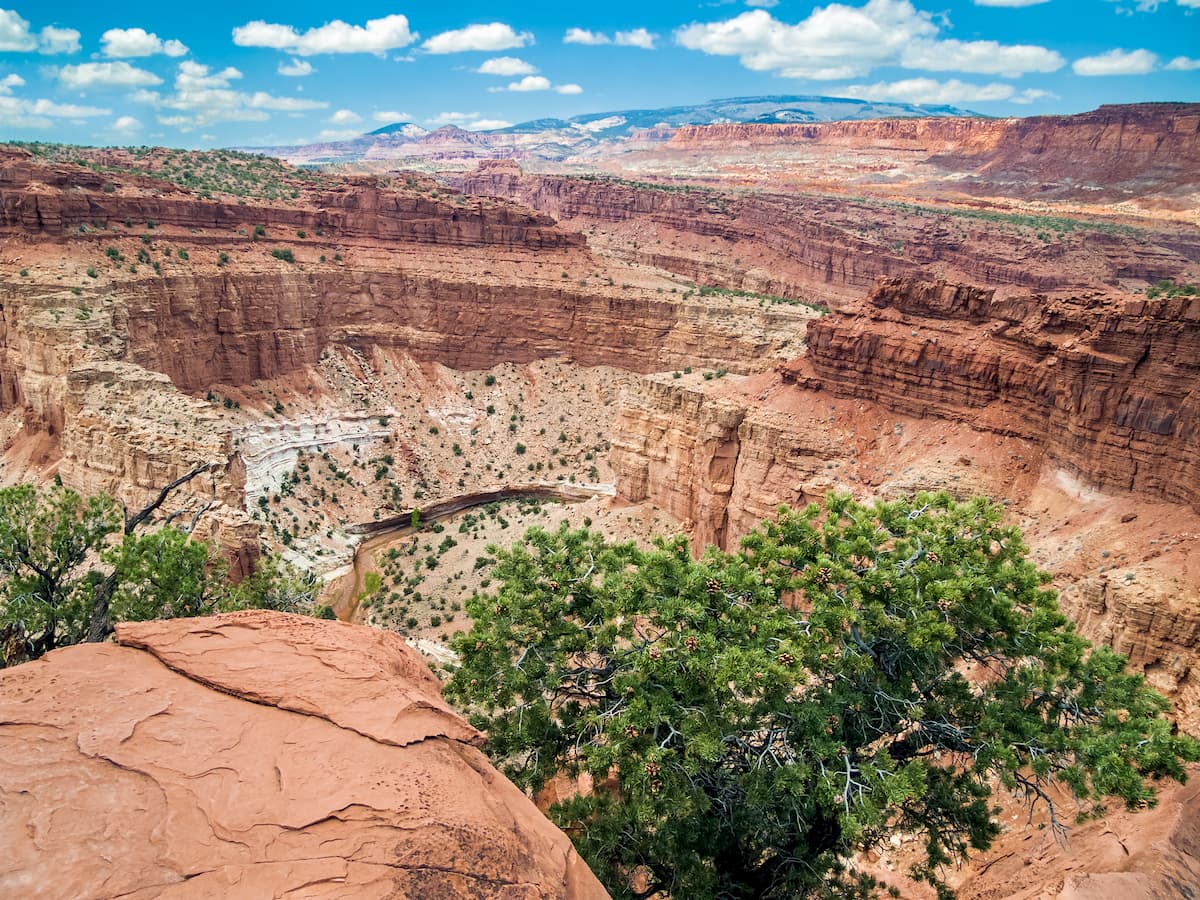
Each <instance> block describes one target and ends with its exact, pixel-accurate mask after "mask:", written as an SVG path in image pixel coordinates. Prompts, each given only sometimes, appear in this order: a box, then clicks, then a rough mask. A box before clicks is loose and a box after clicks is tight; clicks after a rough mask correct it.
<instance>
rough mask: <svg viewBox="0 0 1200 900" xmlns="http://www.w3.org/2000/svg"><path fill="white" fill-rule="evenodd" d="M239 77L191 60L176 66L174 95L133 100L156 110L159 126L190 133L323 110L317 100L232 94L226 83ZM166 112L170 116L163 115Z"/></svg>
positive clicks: (144, 95) (145, 94) (231, 69)
mask: <svg viewBox="0 0 1200 900" xmlns="http://www.w3.org/2000/svg"><path fill="white" fill-rule="evenodd" d="M241 77H242V73H241V72H239V71H238V70H237V69H235V68H234V67H233V66H226V67H225V68H224V69H221V70H220V71H218V72H214V71H212V70H211V69H210V68H209V67H208V66H206V65H202V64H201V63H198V62H194V61H192V60H184V61H183V62H181V63H180V64H179V68H178V71H177V73H176V75H175V92H174V93H173V94H169V95H167V96H162V95H160V94H157V93H154V92H153V91H140V92H138V93H136V94H135V95H134V97H133V99H134V100H136V101H139V102H142V103H147V104H150V105H152V106H155V107H158V108H159V109H161V110H163V111H164V113H163V114H161V115H159V116H158V121H159V123H160V124H162V125H168V126H170V127H173V128H179V129H180V130H182V131H191V130H193V129H196V128H204V127H207V126H208V125H211V124H213V123H216V122H262V121H265V120H266V119H269V118H270V113H271V112H289V113H297V112H306V111H309V110H314V109H327V108H328V107H329V104H328V103H326V102H324V101H321V100H302V99H299V98H297V97H276V96H273V95H272V94H269V93H267V92H266V91H254V92H253V93H249V92H244V91H238V90H234V89H233V87H232V86H231V84H230V82H232V81H236V80H238V79H240V78H241ZM167 110H170V111H171V112H166V111H167Z"/></svg>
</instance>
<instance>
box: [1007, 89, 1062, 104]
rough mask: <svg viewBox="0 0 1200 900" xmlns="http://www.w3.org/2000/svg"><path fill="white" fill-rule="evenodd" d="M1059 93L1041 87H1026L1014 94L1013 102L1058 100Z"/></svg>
mask: <svg viewBox="0 0 1200 900" xmlns="http://www.w3.org/2000/svg"><path fill="white" fill-rule="evenodd" d="M1057 99H1058V94H1054V93H1051V92H1050V91H1043V90H1042V89H1041V88H1026V89H1025V90H1023V91H1021V93H1019V94H1014V95H1013V98H1012V102H1013V103H1036V102H1037V101H1038V100H1057Z"/></svg>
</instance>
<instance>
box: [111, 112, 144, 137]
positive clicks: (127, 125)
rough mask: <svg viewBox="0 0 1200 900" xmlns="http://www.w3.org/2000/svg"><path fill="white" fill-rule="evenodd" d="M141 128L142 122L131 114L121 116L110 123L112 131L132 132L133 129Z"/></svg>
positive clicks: (138, 129)
mask: <svg viewBox="0 0 1200 900" xmlns="http://www.w3.org/2000/svg"><path fill="white" fill-rule="evenodd" d="M141 129H142V123H141V122H139V121H138V120H137V119H135V118H134V117H133V116H121V117H120V118H119V119H117V121H115V122H113V124H112V130H113V131H120V132H123V133H125V134H132V133H133V132H135V131H141Z"/></svg>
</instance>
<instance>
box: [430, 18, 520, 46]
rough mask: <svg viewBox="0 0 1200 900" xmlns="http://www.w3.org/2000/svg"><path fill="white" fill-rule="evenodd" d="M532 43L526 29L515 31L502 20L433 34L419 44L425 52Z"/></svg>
mask: <svg viewBox="0 0 1200 900" xmlns="http://www.w3.org/2000/svg"><path fill="white" fill-rule="evenodd" d="M532 43H533V35H532V34H530V33H529V32H528V31H522V32H516V31H513V29H512V26H510V25H506V24H504V23H503V22H491V23H489V24H487V25H468V26H467V27H466V28H459V29H456V30H454V31H443V32H442V33H441V34H435V35H434V36H433V37H431V38H430V39H429V40H427V41H426V42H425V43H424V44H422V45H421V46H422V47H423V48H424V50H425V51H426V52H427V53H462V52H463V51H466V50H508V49H509V48H511V47H524V46H525V45H526V44H532Z"/></svg>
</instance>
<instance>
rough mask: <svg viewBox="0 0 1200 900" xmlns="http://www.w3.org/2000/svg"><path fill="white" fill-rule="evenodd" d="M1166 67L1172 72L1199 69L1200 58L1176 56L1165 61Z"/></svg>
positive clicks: (1199, 0)
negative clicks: (1167, 61)
mask: <svg viewBox="0 0 1200 900" xmlns="http://www.w3.org/2000/svg"><path fill="white" fill-rule="evenodd" d="M1197 2H1200V0H1197ZM1166 68H1168V69H1170V70H1171V71H1172V72H1191V71H1194V70H1195V69H1200V59H1189V58H1188V57H1186V56H1177V57H1175V58H1174V59H1173V60H1171V61H1170V62H1169V63H1167V65H1166Z"/></svg>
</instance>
